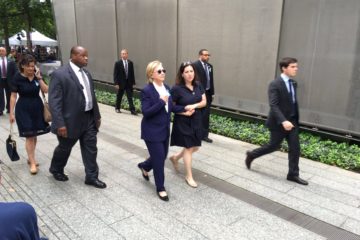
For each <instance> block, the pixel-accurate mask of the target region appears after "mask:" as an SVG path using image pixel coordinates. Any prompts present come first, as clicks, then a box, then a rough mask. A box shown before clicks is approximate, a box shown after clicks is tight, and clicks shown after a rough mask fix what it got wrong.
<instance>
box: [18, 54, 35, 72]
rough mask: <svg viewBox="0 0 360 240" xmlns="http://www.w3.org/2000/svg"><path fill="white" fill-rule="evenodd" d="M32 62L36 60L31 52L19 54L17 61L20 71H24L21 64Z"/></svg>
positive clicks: (25, 64) (26, 64)
mask: <svg viewBox="0 0 360 240" xmlns="http://www.w3.org/2000/svg"><path fill="white" fill-rule="evenodd" d="M32 62H33V63H36V60H35V58H34V56H33V55H31V54H23V55H21V57H20V60H19V63H18V65H19V70H20V72H24V68H23V67H22V66H28V65H29V64H30V63H32Z"/></svg>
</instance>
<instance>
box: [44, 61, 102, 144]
mask: <svg viewBox="0 0 360 240" xmlns="http://www.w3.org/2000/svg"><path fill="white" fill-rule="evenodd" d="M84 72H85V73H86V75H87V77H88V78H89V82H90V89H91V95H92V101H93V114H94V118H95V121H97V120H100V118H101V116H100V111H99V106H98V103H97V100H96V96H95V91H94V83H93V80H92V77H91V75H90V73H89V72H88V71H86V70H85V69H84ZM85 104H86V103H85V95H84V93H83V87H82V86H81V84H80V82H79V79H78V78H77V77H76V74H75V73H74V71H73V70H72V68H71V66H70V64H69V63H68V64H66V65H64V66H62V67H60V68H59V69H57V70H55V71H54V72H53V73H52V74H51V81H50V84H49V106H50V111H51V114H52V124H51V131H52V132H53V133H55V134H56V133H57V129H58V128H60V127H66V128H67V134H68V137H69V138H78V137H80V134H81V131H82V126H83V124H84V123H83V120H84V119H86V117H85Z"/></svg>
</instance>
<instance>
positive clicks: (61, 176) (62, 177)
mask: <svg viewBox="0 0 360 240" xmlns="http://www.w3.org/2000/svg"><path fill="white" fill-rule="evenodd" d="M52 175H53V177H54V178H55V180H56V181H60V182H66V181H67V180H69V178H68V176H66V175H65V174H64V173H53V174H52Z"/></svg>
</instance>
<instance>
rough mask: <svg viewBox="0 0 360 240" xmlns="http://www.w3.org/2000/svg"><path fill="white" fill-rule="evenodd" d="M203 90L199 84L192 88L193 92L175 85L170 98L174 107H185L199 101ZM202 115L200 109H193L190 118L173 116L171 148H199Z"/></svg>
mask: <svg viewBox="0 0 360 240" xmlns="http://www.w3.org/2000/svg"><path fill="white" fill-rule="evenodd" d="M203 94H204V89H203V88H202V86H201V85H200V84H196V85H195V86H194V89H193V91H191V90H190V89H189V88H187V87H186V86H185V85H175V86H174V87H173V88H172V89H171V96H172V99H173V101H174V102H175V104H176V105H180V106H184V107H185V106H186V105H189V104H195V103H198V102H200V101H201V99H202V95H203ZM201 139H202V114H201V109H195V112H194V114H193V115H191V116H184V115H179V114H175V116H174V123H173V128H172V132H171V141H170V145H171V146H179V147H185V148H191V147H198V146H201Z"/></svg>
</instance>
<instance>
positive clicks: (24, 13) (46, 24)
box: [0, 0, 56, 49]
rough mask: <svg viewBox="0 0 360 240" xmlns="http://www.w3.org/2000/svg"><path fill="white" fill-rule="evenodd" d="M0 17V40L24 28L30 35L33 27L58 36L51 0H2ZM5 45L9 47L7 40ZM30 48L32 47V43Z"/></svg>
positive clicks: (53, 36) (52, 36)
mask: <svg viewBox="0 0 360 240" xmlns="http://www.w3.org/2000/svg"><path fill="white" fill-rule="evenodd" d="M0 19H1V20H0V40H3V39H4V40H6V39H8V38H9V37H10V36H12V35H14V34H16V33H18V32H20V31H21V30H22V29H24V30H25V31H26V32H27V35H29V33H30V31H32V29H33V28H34V29H36V30H38V31H40V32H42V33H44V34H45V35H47V36H48V37H51V38H56V33H55V25H54V18H53V12H52V5H51V1H50V0H46V1H42V2H40V0H1V1H0ZM5 45H6V47H7V48H9V45H8V42H7V41H6V42H5ZM28 48H30V49H31V45H28Z"/></svg>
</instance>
